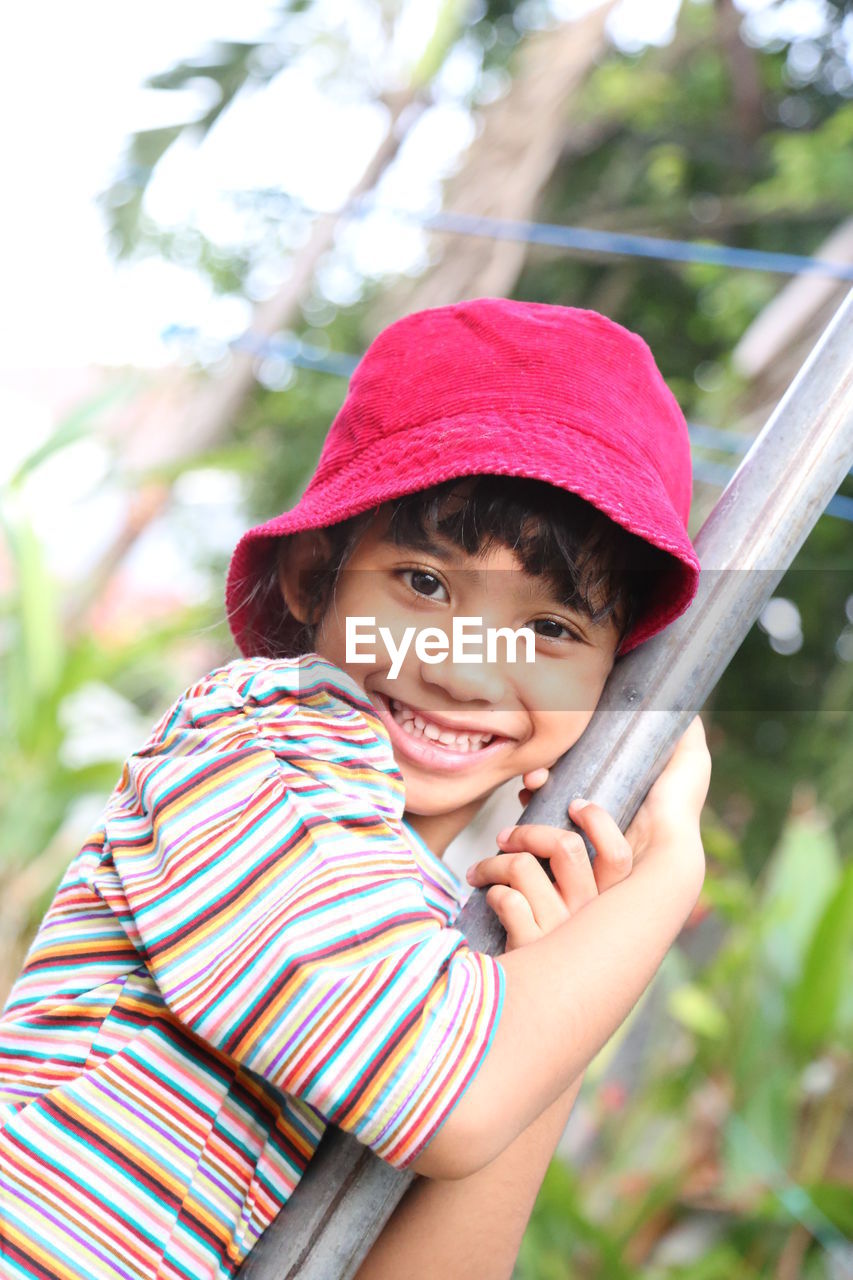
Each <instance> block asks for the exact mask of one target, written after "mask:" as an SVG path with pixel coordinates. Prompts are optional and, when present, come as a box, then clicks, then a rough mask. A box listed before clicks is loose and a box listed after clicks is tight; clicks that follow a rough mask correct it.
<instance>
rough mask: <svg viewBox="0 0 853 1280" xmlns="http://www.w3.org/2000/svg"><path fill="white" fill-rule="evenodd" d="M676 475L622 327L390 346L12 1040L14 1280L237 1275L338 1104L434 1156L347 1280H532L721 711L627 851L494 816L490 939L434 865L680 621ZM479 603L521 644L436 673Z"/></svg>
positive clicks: (14, 1022)
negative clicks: (552, 1161) (547, 1204)
mask: <svg viewBox="0 0 853 1280" xmlns="http://www.w3.org/2000/svg"><path fill="white" fill-rule="evenodd" d="M690 490H691V482H690V456H689V448H688V444H687V434H686V427H685V424H684V419H683V417H682V416H681V414H680V412H679V410H678V407H677V405H676V403H675V401H674V399H673V397H672V396H671V394H670V393H669V391H668V389H667V388H666V386H665V384H664V382H663V380H662V378H661V376H660V374H659V372H658V370H657V368H656V366H655V364H654V361H653V359H652V357H651V353H650V352H649V351H648V348H647V347H646V346H645V344H644V343H643V342H642V341H641V340H640V339H639V338H637V337H636V336H635V335H633V334H630V333H628V332H627V331H626V330H624V329H622V328H621V327H620V326H618V325H615V324H613V323H612V322H611V321H609V320H606V319H605V318H604V317H602V316H598V315H596V314H595V313H593V312H585V311H578V310H574V309H572V308H566V307H556V306H548V305H545V304H536V303H520V302H512V301H507V300H504V299H494V298H482V299H475V300H473V301H469V302H463V303H459V304H456V305H455V306H450V307H442V308H434V309H431V310H429V311H424V312H420V313H416V314H415V315H412V316H408V317H406V318H404V319H403V320H401V321H398V322H397V323H396V324H394V325H391V326H390V327H389V328H388V329H386V330H385V331H383V333H381V334H380V335H379V336H378V338H377V339H376V340H375V341H374V342H373V343H372V344H371V346H370V348H369V349H368V351H367V353H366V354H365V356H364V357H363V359H362V361H361V363H360V364H359V367H358V369H357V370H356V372H355V374H354V375H353V378H352V380H351V384H350V389H349V392H348V395H347V398H346V400H345V402H344V405H343V406H342V408H341V410H340V413H339V414H338V416H337V417H336V419H335V422H334V423H333V425H332V428H331V430H330V433H329V436H328V438H327V440H326V443H325V445H324V448H323V452H322V455H321V457H320V460H319V463H318V466H317V470H316V472H315V474H314V476H313V478H312V480H311V483H310V484H309V486H308V488H307V489H306V491H305V493H304V495H303V497H302V499H301V500H300V502H299V503H298V504H297V506H296V507H295V508H294V509H293V510H292V511H290V512H286V513H285V514H284V515H282V516H280V517H278V518H277V519H276V520H273V521H271V522H269V523H268V524H266V525H263V526H260V527H259V528H257V529H254V530H250V531H249V532H248V533H247V534H246V535H245V536H244V537H243V538H242V539H241V541H240V544H239V545H238V547H237V549H236V551H235V554H234V557H233V559H232V563H231V566H230V570H229V575H228V582H227V587H226V598H227V606H228V614H229V620H230V622H231V626H232V630H233V632H234V636H235V639H236V640H237V643H238V645H239V647H240V649H241V651H242V653H243V655H244V657H242V658H239V659H237V660H235V661H234V662H231V663H228V664H227V665H226V666H224V667H221V668H218V669H217V670H215V671H213V672H210V673H208V674H207V675H206V676H204V677H203V678H202V679H201V680H200V681H199V682H198V683H196V684H195V685H193V686H192V687H191V688H190V689H188V690H187V691H186V692H185V693H184V694H183V695H182V696H181V697H180V698H179V699H178V701H177V702H176V703H175V705H174V706H173V707H172V708H170V709H169V711H167V712H166V714H165V715H164V716H163V717H162V718H161V720H160V721H159V723H158V724H157V725H156V726H155V728H154V730H153V732H152V734H151V736H150V738H149V740H148V741H147V742H146V743H145V744H144V745H143V746H142V747H141V748H140V750H139V751H138V752H136V753H134V755H133V756H131V757H130V759H129V760H128V761H127V763H126V765H125V768H124V770H123V772H122V776H121V778H120V780H119V782H118V784H117V786H116V789H115V791H114V792H113V795H112V796H111V797H110V799H109V800H108V802H107V805H106V808H105V811H104V815H103V820H102V822H100V823H99V825H98V828H97V829H96V831H95V832H93V834H92V836H91V838H90V839H89V840H88V841H87V842H86V844H85V845H84V847H83V849H82V850H81V852H80V854H79V855H78V857H77V858H76V859H75V860H74V862H73V863H72V865H71V867H69V869H68V872H67V873H66V876H65V877H64V879H63V881H62V884H61V885H60V887H59V889H58V891H57V894H56V897H55V899H54V902H53V904H52V905H51V907H50V909H49V910H48V912H47V915H46V917H45V920H44V921H43V923H42V926H41V928H40V930H39V933H38V935H37V937H36V939H35V940H34V942H33V945H32V947H31V949H30V952H29V954H28V956H27V960H26V963H25V966H24V970H23V972H22V974H21V976H20V978H19V979H18V982H17V983H16V985H15V987H14V989H13V991H12V993H11V995H10V997H9V1001H8V1004H7V1007H6V1010H5V1013H4V1015H3V1017H2V1019H0V1171H2V1172H0V1224H1V1225H2V1242H3V1243H2V1253H0V1258H2V1260H3V1264H4V1267H5V1273H4V1274H8V1275H10V1276H16V1277H17V1276H51V1277H53V1276H55V1277H62V1278H63V1280H67V1278H68V1277H72V1276H73V1277H78V1276H79V1277H83V1276H85V1277H92V1278H94V1280H100V1278H101V1277H116V1276H121V1277H141V1276H146V1277H147V1276H158V1277H159V1276H163V1277H167V1276H168V1277H178V1276H181V1277H187V1276H191V1277H193V1278H197V1277H206V1276H220V1277H221V1276H229V1275H233V1274H234V1273H235V1271H236V1270H237V1268H238V1266H239V1264H240V1262H241V1261H242V1259H243V1258H244V1257H245V1256H246V1254H247V1253H248V1251H249V1250H250V1249H251V1247H252V1245H253V1244H254V1242H255V1241H256V1240H257V1238H258V1236H259V1235H260V1233H261V1232H262V1231H263V1230H264V1229H265V1228H266V1227H267V1226H268V1225H269V1223H270V1222H271V1221H272V1219H273V1218H274V1217H275V1216H276V1214H277V1212H278V1210H279V1209H280V1208H281V1207H282V1205H284V1204H285V1203H286V1202H287V1200H288V1198H289V1196H290V1195H291V1193H292V1191H293V1189H294V1187H295V1186H296V1184H297V1183H298V1181H299V1179H300V1177H301V1175H302V1173H303V1172H304V1170H305V1168H306V1166H307V1163H308V1161H309V1160H310V1158H311V1156H312V1154H313V1152H314V1151H315V1150H316V1147H317V1145H318V1143H319V1141H320V1138H321V1137H322V1134H323V1132H324V1130H325V1128H326V1126H327V1125H328V1123H334V1124H336V1125H338V1126H340V1127H341V1128H343V1129H345V1130H347V1131H349V1132H350V1133H352V1134H354V1135H355V1136H356V1137H357V1138H358V1139H359V1140H360V1141H362V1142H364V1143H366V1144H368V1145H369V1146H370V1147H371V1148H372V1149H373V1150H374V1151H375V1152H376V1153H377V1154H378V1155H379V1156H381V1157H382V1158H383V1159H385V1160H386V1161H388V1162H389V1163H391V1164H393V1165H394V1166H396V1167H398V1168H412V1169H414V1170H415V1171H416V1172H418V1173H420V1174H423V1175H424V1177H423V1178H422V1179H419V1180H418V1181H417V1182H416V1183H415V1184H413V1187H412V1188H411V1189H410V1192H409V1193H408V1194H407V1196H406V1197H405V1198H404V1200H403V1201H402V1202H401V1205H400V1206H399V1208H398V1210H397V1212H396V1213H395V1214H394V1215H393V1216H392V1218H391V1220H390V1222H389V1224H388V1226H387V1227H386V1230H385V1232H384V1233H383V1235H382V1237H381V1238H380V1240H379V1241H378V1242H377V1244H376V1246H375V1247H374V1249H373V1250H372V1251H371V1253H370V1254H369V1255H368V1257H367V1259H366V1261H365V1263H364V1265H363V1267H362V1271H361V1272H360V1276H361V1277H362V1280H366V1278H368V1277H373V1278H375V1280H378V1277H385V1276H391V1275H394V1276H398V1275H399V1274H401V1272H402V1273H403V1274H408V1275H417V1276H429V1275H436V1276H439V1275H440V1276H442V1277H447V1276H453V1275H460V1276H461V1275H466V1276H467V1275H470V1274H472V1271H473V1274H476V1275H477V1276H478V1277H498V1276H506V1275H508V1274H509V1273H510V1272H511V1270H512V1264H513V1261H514V1258H515V1256H516V1252H517V1248H518V1244H519V1241H520V1238H521V1233H522V1232H523V1230H524V1226H525V1224H526V1221H527V1217H528V1215H529V1212H530V1209H531V1207H532V1203H533V1200H534V1198H535V1194H536V1191H537V1189H538V1186H539V1183H540V1182H541V1178H542V1175H543V1174H544V1171H545V1168H546V1167H547V1163H548V1159H549V1158H550V1155H551V1154H552V1152H553V1150H554V1147H555V1145H556V1142H557V1141H558V1139H559V1136H560V1133H561V1132H562V1128H563V1126H564V1125H565V1121H566V1118H567V1116H568V1112H569V1110H570V1108H571V1105H572V1103H573V1101H574V1098H575V1096H576V1093H577V1089H578V1088H579V1085H580V1079H581V1076H582V1073H583V1071H584V1069H585V1067H586V1065H587V1064H588V1063H589V1061H590V1060H591V1059H592V1058H593V1057H594V1056H595V1054H596V1053H597V1052H598V1050H599V1049H600V1048H601V1046H602V1045H603V1044H604V1043H605V1042H606V1040H607V1039H608V1038H609V1036H610V1035H612V1033H613V1031H614V1030H615V1029H616V1028H617V1027H618V1026H619V1025H620V1024H621V1022H622V1021H623V1020H624V1018H625V1016H626V1015H627V1013H628V1012H629V1011H630V1009H631V1007H632V1006H633V1004H634V1003H635V1002H636V1000H637V999H638V997H639V996H640V994H641V993H642V991H643V990H644V989H645V987H646V986H647V985H648V983H649V981H650V980H651V978H652V976H653V975H654V973H655V971H656V969H657V967H658V966H659V964H660V962H661V960H662V958H663V956H664V954H665V952H666V950H667V948H668V947H669V946H670V945H671V943H672V941H673V939H674V938H675V937H676V936H677V934H678V932H679V930H680V928H681V926H682V924H683V923H684V920H685V919H686V918H687V916H688V915H689V913H690V911H691V910H692V907H693V905H694V904H695V901H696V899H697V897H698V894H699V890H700V888H701V884H702V880H703V876H704V855H703V851H702V844H701V839H700V834H699V815H700V811H701V808H702V805H703V803H704V799H705V795H706V792H707V786H708V781H709V770H710V760H709V757H708V753H707V748H706V747H705V744H704V735H703V732H702V727H701V721H699V719H698V717H697V718H696V720H695V721H694V722H693V724H692V725H691V727H690V730H689V731H688V733H687V734H685V735H684V738H683V739H682V741H681V743H680V744H679V747H678V749H677V750H676V752H675V753H674V755H673V757H672V759H671V761H670V763H669V765H668V766H667V768H666V769H665V770H664V772H663V773H662V774H661V776H660V778H659V779H658V781H657V782H656V783H655V785H654V787H652V788H651V790H650V791H649V794H648V796H647V798H646V801H645V802H644V804H643V806H642V807H641V809H640V810H639V811H638V813H637V816H636V818H635V819H634V822H633V823H632V824H631V827H629V829H628V831H627V832H626V834H625V835H624V836H623V835H622V834H621V832H620V831H619V830H618V828H617V826H616V824H615V823H614V822H613V820H612V819H611V818H610V816H609V815H608V814H607V813H606V812H605V811H604V810H603V809H601V808H600V807H599V806H597V805H594V804H587V805H585V806H584V807H579V806H578V803H577V802H576V801H575V802H573V804H572V806H571V808H570V813H571V817H572V818H573V819H574V820H575V821H576V822H577V823H578V825H580V826H582V827H583V829H584V831H585V832H586V833H587V834H588V836H589V838H590V840H591V842H592V844H593V846H594V848H595V850H596V853H597V857H596V859H595V863H594V865H591V864H590V862H589V859H588V857H587V855H586V851H585V849H584V846H583V842H582V841H581V840H580V838H579V837H578V836H576V835H575V836H572V835H569V834H568V833H566V832H565V831H563V830H560V829H556V828H548V827H536V826H526V827H524V828H518V829H515V830H511V831H509V832H503V833H500V834H499V836H498V837H497V841H498V844H499V845H500V847H501V848H502V849H503V850H504V853H505V854H507V853H509V854H510V855H511V856H509V857H508V856H501V857H487V858H484V859H483V860H482V861H481V862H479V863H478V864H477V865H476V866H475V867H474V868H473V869H472V873H471V876H470V879H471V883H472V884H474V885H476V886H481V887H484V888H485V887H486V886H489V887H488V891H487V901H488V902H489V904H490V905H491V906H492V907H493V908H494V910H495V911H496V912H497V914H498V916H499V918H500V920H501V922H502V924H503V925H504V927H505V929H506V932H507V944H506V953H505V954H504V955H503V956H501V957H491V956H487V955H485V954H482V953H479V952H476V951H473V950H471V948H470V947H469V946H468V945H467V944H466V942H465V940H464V937H463V936H462V934H461V933H460V932H459V930H458V929H457V928H456V927H455V926H454V922H455V920H456V917H457V915H458V912H459V909H460V907H461V905H462V902H463V901H464V897H465V891H464V887H463V885H462V884H461V882H460V881H459V880H458V878H457V877H456V876H455V875H454V874H453V873H452V872H451V871H450V870H449V868H448V867H447V866H446V865H445V863H444V862H443V861H442V858H443V854H444V852H445V850H446V848H447V846H448V844H449V843H450V841H451V840H452V839H453V838H454V837H455V836H456V835H458V834H459V832H460V831H462V830H463V829H464V828H465V827H466V825H467V824H468V823H469V822H470V820H471V819H472V818H473V817H474V815H475V814H476V813H477V812H478V810H479V809H480V808H481V806H482V804H483V803H484V801H485V800H486V798H487V797H488V796H489V795H491V794H492V793H493V792H494V791H495V789H496V788H497V787H499V786H500V785H501V784H502V783H504V782H506V781H507V780H510V779H513V778H518V777H521V778H522V780H523V782H524V784H525V790H526V793H527V794H528V795H529V792H530V790H531V789H532V788H534V787H535V786H538V785H541V783H542V781H543V780H544V777H546V776H547V769H548V767H549V766H550V765H551V764H553V763H554V762H555V761H556V760H557V759H559V757H560V756H562V755H563V754H564V753H565V751H567V750H568V749H569V748H570V747H571V746H572V744H573V743H574V742H576V741H577V739H578V738H579V737H580V735H581V733H582V732H583V730H584V728H585V727H586V725H587V724H588V723H589V720H590V718H591V716H592V714H593V711H594V709H595V706H596V704H597V701H598V698H599V697H600V695H601V692H602V689H603V687H604V683H605V681H606V678H607V675H608V674H609V672H610V670H611V669H612V666H613V663H614V661H615V660H616V658H617V656H618V655H620V654H622V653H624V652H627V651H628V650H629V649H631V648H632V647H634V645H636V644H638V643H640V642H641V641H642V640H643V639H645V638H647V637H648V636H651V635H653V634H655V633H656V632H657V631H659V630H660V629H661V628H662V627H664V626H665V625H666V624H667V623H668V622H669V621H671V620H672V619H673V618H675V617H676V616H678V615H679V614H680V613H681V612H683V610H684V609H685V608H686V607H687V605H688V604H689V602H690V599H691V598H692V596H693V594H694V592H695V589H696V585H697V577H698V562H697V561H696V557H695V553H694V552H693V549H692V547H691V544H690V541H689V539H688V537H687V534H686V522H687V514H688V509H689V502H690ZM364 619H368V620H370V621H371V622H372V624H373V625H374V627H375V629H376V634H380V635H381V634H384V636H385V637H386V639H387V640H388V641H389V647H388V648H387V649H386V651H385V652H382V650H381V647H380V646H377V648H376V650H375V652H372V653H367V654H365V653H364V652H363V649H362V650H361V651H357V647H356V646H354V645H353V643H352V640H353V634H352V628H351V623H352V621H353V620H364ZM463 619H464V620H465V621H466V622H467V623H472V622H474V623H477V624H479V625H480V626H482V624H483V623H484V622H487V623H488V628H487V630H489V632H490V633H492V634H498V635H500V634H501V633H504V634H507V633H516V632H529V633H530V634H531V635H532V637H533V645H534V654H533V659H532V660H525V661H522V660H519V659H518V654H517V652H516V653H515V654H513V653H511V652H510V649H509V647H508V646H507V647H506V648H505V649H504V650H503V651H502V652H498V651H493V652H491V653H490V654H489V655H488V656H487V659H486V660H485V661H480V662H477V661H476V660H475V661H469V660H467V659H466V657H465V656H464V655H463V654H459V653H456V652H454V653H453V655H452V657H450V658H448V657H447V656H446V650H445V651H444V652H445V656H443V657H442V651H441V645H440V644H438V645H437V641H440V639H441V636H442V635H444V636H445V638H446V636H447V634H448V632H449V630H450V629H451V627H452V626H453V624H454V623H455V622H457V621H459V620H463ZM413 634H414V635H415V637H416V640H415V644H414V645H413V646H412V645H410V646H409V647H408V648H406V649H405V650H404V640H405V639H406V637H407V636H408V637H409V639H410V640H411V638H412V635H413ZM392 650H393V652H395V653H397V655H398V656H399V655H400V654H402V653H405V656H404V657H403V660H402V662H396V663H395V662H394V661H392V657H391V651H392ZM392 673H393V674H392ZM524 794H525V793H524V792H523V793H522V797H523V796H524ZM537 859H548V860H549V862H550V867H551V871H552V873H553V877H554V879H553V882H552V881H551V879H549V877H548V876H547V874H546V873H545V871H544V869H543V867H542V865H541V864H540V862H539V861H537Z"/></svg>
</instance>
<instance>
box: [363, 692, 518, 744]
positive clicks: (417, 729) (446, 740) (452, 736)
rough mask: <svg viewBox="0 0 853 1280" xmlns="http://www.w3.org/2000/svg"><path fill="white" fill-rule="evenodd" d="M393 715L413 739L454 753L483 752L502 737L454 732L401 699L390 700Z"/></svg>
mask: <svg viewBox="0 0 853 1280" xmlns="http://www.w3.org/2000/svg"><path fill="white" fill-rule="evenodd" d="M388 706H389V707H390V710H391V715H392V716H393V717H394V719H395V720H396V722H397V724H398V725H399V726H400V728H401V729H402V730H403V732H404V733H407V734H408V735H409V737H411V738H427V739H428V740H429V741H430V742H435V743H437V744H438V745H439V746H443V747H450V748H451V750H453V751H462V752H470V753H473V752H475V751H482V749H483V747H487V746H488V745H489V744H490V743H492V742H494V741H495V740H496V739H497V738H499V737H500V735H499V734H494V733H479V732H476V731H475V730H473V729H472V730H464V731H463V730H458V731H457V730H453V729H448V728H447V727H446V726H445V725H440V724H436V723H435V722H434V721H432V720H429V719H428V718H427V717H425V716H423V715H421V713H420V712H419V711H415V710H414V708H413V707H410V706H408V705H407V704H406V703H405V702H401V701H400V699H399V698H388Z"/></svg>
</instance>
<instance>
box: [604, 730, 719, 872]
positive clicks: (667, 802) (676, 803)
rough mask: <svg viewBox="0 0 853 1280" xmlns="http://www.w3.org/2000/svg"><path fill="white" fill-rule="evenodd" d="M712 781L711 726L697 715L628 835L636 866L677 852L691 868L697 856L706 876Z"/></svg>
mask: <svg viewBox="0 0 853 1280" xmlns="http://www.w3.org/2000/svg"><path fill="white" fill-rule="evenodd" d="M710 783H711V755H710V752H709V751H708V744H707V742H706V741H705V726H704V725H703V723H702V717H701V716H694V717H693V719H692V720H691V721H690V724H689V725H688V726H687V728H686V729H685V731H684V733H683V734H682V735H681V737H680V738H679V739H678V742H677V743H676V744H675V750H674V751H673V753H672V755H671V756H670V758H669V760H668V761H667V763H666V765H665V766H664V768H663V769H662V770H661V772H660V774H659V775H658V777H657V778H656V780H655V781H654V782H653V783H652V785H651V786H650V787H649V790H648V792H647V794H646V798H645V800H644V801H643V803H642V804H641V805H640V807H639V809H638V810H637V812H636V813H635V815H634V817H633V819H632V820H631V823H630V825H629V826H628V828H627V830H626V832H625V835H626V837H627V839H628V841H629V842H630V845H631V848H632V849H633V850H634V861H635V862H636V863H639V862H641V861H642V859H643V858H645V857H646V856H647V855H648V854H650V853H652V852H661V851H672V852H673V854H674V855H675V857H676V858H677V860H678V862H679V864H680V865H682V866H686V865H687V863H688V861H689V860H690V859H691V857H692V856H693V855H695V857H693V860H694V861H696V862H697V863H698V862H701V865H702V873H703V875H704V863H705V854H704V850H703V849H702V840H701V836H700V834H699V818H700V815H701V813H702V807H703V805H704V804H705V797H706V796H707V794H708V787H709V786H710Z"/></svg>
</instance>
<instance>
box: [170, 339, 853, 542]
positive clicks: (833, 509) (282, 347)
mask: <svg viewBox="0 0 853 1280" xmlns="http://www.w3.org/2000/svg"><path fill="white" fill-rule="evenodd" d="M198 333H199V331H198V329H197V328H194V327H193V326H191V325H178V324H171V325H168V326H167V328H165V329H164V330H163V331H162V335H161V336H162V337H163V339H164V341H167V342H168V341H171V340H173V339H176V338H184V337H197V336H198ZM225 345H227V346H229V347H232V348H233V349H234V350H236V351H246V352H248V353H249V354H250V355H254V356H257V357H259V358H263V357H270V356H271V357H279V358H281V359H284V360H288V361H289V362H290V363H291V364H294V365H297V366H298V367H300V368H305V369H314V370H316V371H318V372H320V373H330V374H333V375H335V376H336V377H339V378H349V377H350V376H351V375H352V373H353V371H354V369H355V368H356V366H357V365H358V363H359V360H360V357H359V356H353V355H348V354H346V353H345V352H342V351H328V350H326V349H325V348H323V347H318V346H315V345H313V344H312V343H310V342H305V341H303V339H301V338H294V337H289V338H288V337H275V338H265V337H264V336H263V335H262V334H257V333H253V332H252V331H251V330H247V331H246V332H245V333H242V334H241V335H240V336H239V337H238V338H234V339H233V340H232V341H230V342H228V343H227V344H225ZM688 431H689V432H690V438H691V442H692V443H694V444H696V445H698V446H699V447H700V448H704V449H717V450H719V451H720V452H726V453H733V454H736V455H740V456H742V455H743V454H745V453H746V451H747V449H749V447H750V446H751V445H752V442H753V440H752V436H746V435H743V434H738V433H736V432H733V431H724V430H722V429H721V428H719V427H712V426H709V425H706V424H705V423H688ZM693 474H694V476H695V478H696V479H697V480H701V481H702V482H704V483H707V484H712V485H716V486H718V487H719V488H721V489H724V488H725V487H726V485H727V484H728V482H729V480H731V478H732V476H733V475H734V471H732V470H731V469H730V468H729V467H727V466H725V464H724V463H721V462H714V461H711V460H706V459H702V458H696V457H694V458H693ZM848 475H851V476H853V468H851V469H850V471H849V472H848ZM824 514H826V515H831V516H838V517H839V519H841V520H848V521H850V522H851V523H853V498H848V497H845V496H844V495H843V494H835V496H834V497H833V498H831V499H830V501H829V503H828V504H827V506H826V507H825V508H824Z"/></svg>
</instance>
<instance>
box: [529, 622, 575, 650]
mask: <svg viewBox="0 0 853 1280" xmlns="http://www.w3.org/2000/svg"><path fill="white" fill-rule="evenodd" d="M530 625H531V626H532V627H533V629H534V630H536V628H537V627H538V626H545V627H554V628H556V630H557V631H564V632H565V636H560V635H557V634H556V633H555V632H554V631H550V632H547V631H536V634H537V635H539V636H542V638H543V639H544V640H564V639H565V640H574V641H576V642H577V643H578V644H583V637H582V636H581V635H579V634H578V632H577V631H574V630H573V629H572V628H571V627H567V626H566V624H565V623H564V622H558V621H557V619H556V618H536V619H535V620H534V621H533V622H532V623H531V624H530Z"/></svg>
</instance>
